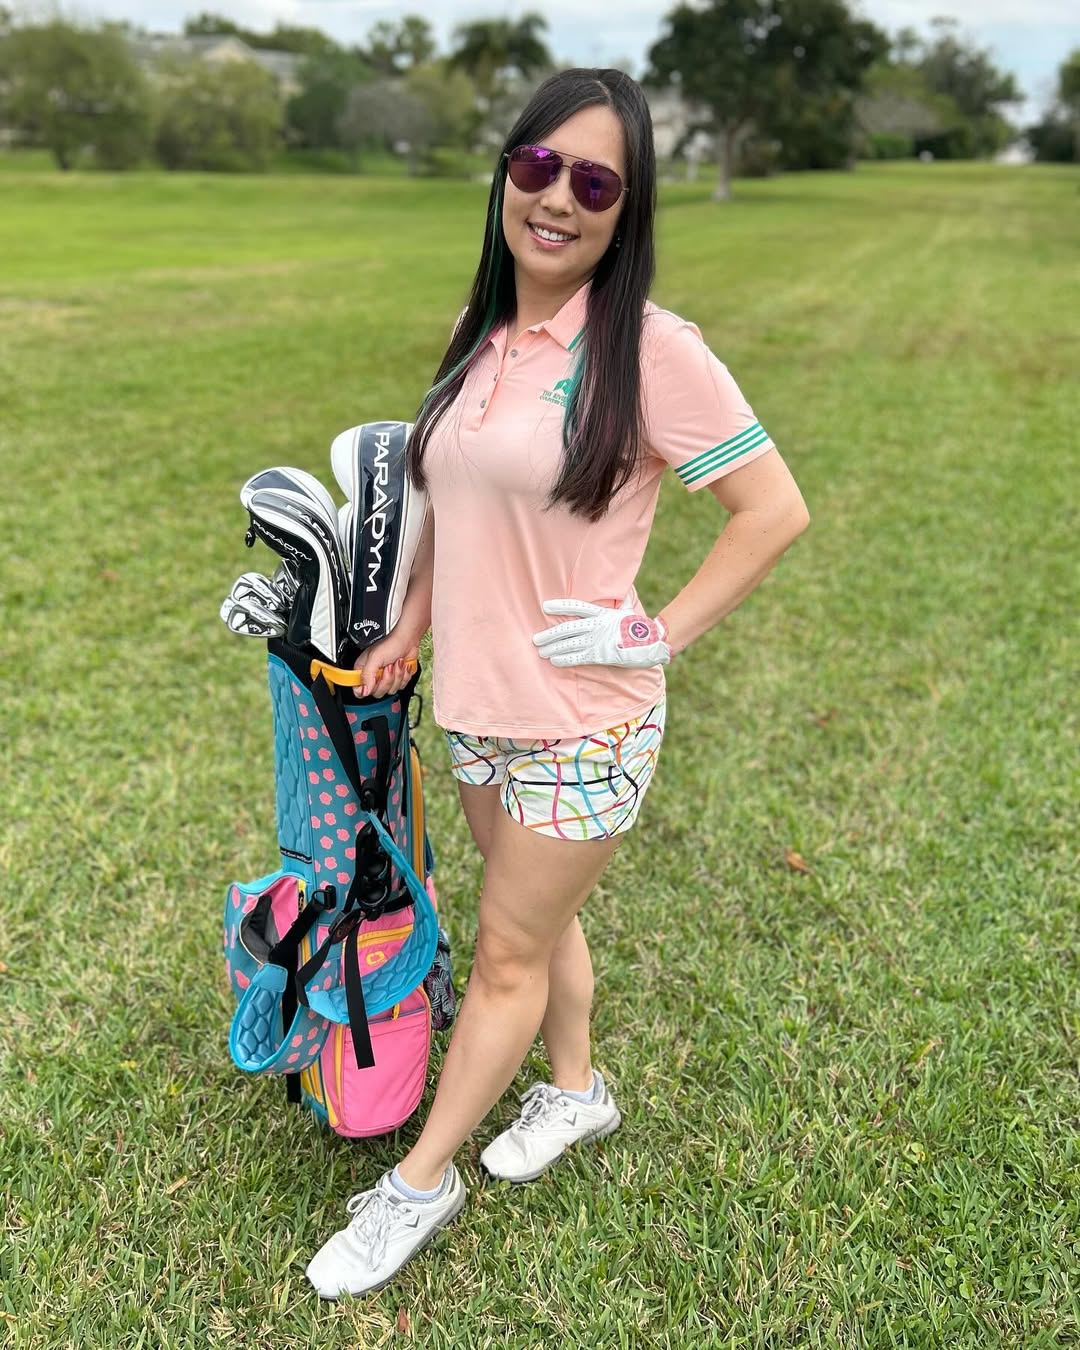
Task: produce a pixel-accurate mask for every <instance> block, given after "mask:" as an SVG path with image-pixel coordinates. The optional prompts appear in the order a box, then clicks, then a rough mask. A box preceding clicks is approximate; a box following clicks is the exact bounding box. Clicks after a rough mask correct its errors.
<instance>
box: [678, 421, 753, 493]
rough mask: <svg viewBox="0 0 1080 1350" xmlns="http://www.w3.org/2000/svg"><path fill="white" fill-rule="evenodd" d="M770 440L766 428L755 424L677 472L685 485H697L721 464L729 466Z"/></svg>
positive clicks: (698, 456) (690, 461) (703, 452)
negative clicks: (733, 461)
mask: <svg viewBox="0 0 1080 1350" xmlns="http://www.w3.org/2000/svg"><path fill="white" fill-rule="evenodd" d="M768 439H769V435H768V432H767V431H766V430H765V428H764V427H763V426H762V425H761V423H760V422H755V423H754V424H753V426H750V427H747V428H746V430H745V431H741V432H739V434H738V435H737V436H731V437H729V438H728V439H727V440H726V441H721V442H720V444H719V445H714V446H713V447H712V449H711V450H703V451H702V452H701V454H700V455H697V456H696V457H695V458H694V459H691V460H689V461H688V462H687V463H686V464H684V465H682V467H681V468H679V469H677V470H676V472H677V473H678V475H679V477H680V478H681V479H682V480H683V482H684V483H687V484H690V483H696V482H697V481H698V479H700V478H703V477H704V476H705V475H706V474H709V473H711V472H712V471H713V469H716V468H718V467H719V466H720V465H721V464H729V463H730V462H731V461H732V460H734V459H738V458H739V457H740V455H745V454H746V453H747V451H749V450H756V449H757V447H758V446H759V445H762V444H764V442H766V441H767V440H768Z"/></svg>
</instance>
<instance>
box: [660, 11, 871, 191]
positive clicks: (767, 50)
mask: <svg viewBox="0 0 1080 1350" xmlns="http://www.w3.org/2000/svg"><path fill="white" fill-rule="evenodd" d="M665 23H666V26H667V31H666V32H665V33H664V34H663V36H662V37H661V38H660V39H659V40H658V41H657V42H655V43H654V44H653V45H652V47H651V48H650V49H649V52H648V54H647V56H648V62H649V67H648V69H647V71H646V73H645V75H644V76H643V79H642V83H643V84H645V85H646V86H652V87H654V88H655V87H662V86H664V85H669V84H674V85H676V86H677V87H678V88H679V90H680V91H681V93H682V95H683V97H684V98H686V100H687V101H688V103H689V104H691V105H696V107H697V108H698V109H701V110H703V115H702V116H701V117H699V118H695V121H694V126H693V128H692V130H699V129H701V130H706V131H708V132H710V133H711V134H712V135H713V136H714V137H715V139H716V142H717V146H718V153H719V180H718V182H717V186H716V190H715V192H714V193H713V200H714V201H726V200H727V199H728V198H729V197H730V196H731V177H732V174H733V173H734V171H735V164H736V156H737V152H738V147H739V143H740V141H741V140H743V139H745V137H746V136H747V134H748V133H749V132H750V131H751V130H753V131H756V133H757V134H758V135H761V136H766V137H769V136H772V135H774V127H775V129H776V132H778V133H780V135H783V134H784V133H785V131H787V133H788V134H789V135H790V134H791V133H792V129H793V124H794V121H795V118H796V117H797V116H800V115H801V116H803V117H804V118H808V117H810V114H811V112H814V105H815V104H817V105H818V106H817V110H816V112H814V115H815V116H816V117H817V118H818V119H819V121H820V120H821V119H822V116H823V114H827V115H828V116H829V117H831V118H834V119H836V118H838V119H839V121H840V124H841V130H842V132H843V133H844V134H845V135H846V136H847V137H848V138H849V141H850V138H851V137H852V135H853V132H854V98H855V94H856V92H857V91H858V89H859V86H860V83H861V80H862V76H863V72H864V71H865V70H866V69H867V68H868V67H869V66H870V65H871V64H872V63H873V62H874V61H875V60H876V59H878V58H879V57H880V56H881V55H882V54H883V53H884V52H885V50H886V49H887V45H888V40H887V38H886V36H885V34H884V33H882V32H881V30H880V29H878V28H876V27H875V26H874V25H873V24H871V23H869V22H867V21H866V20H863V19H859V18H857V17H855V16H853V15H852V14H851V13H850V12H849V10H848V9H847V6H846V5H845V4H844V2H843V0H711V3H710V4H708V6H706V7H704V8H696V9H695V8H691V7H690V6H689V5H687V4H680V5H679V6H678V7H677V8H676V9H674V10H673V11H671V12H670V13H669V14H668V15H667V16H666V18H665ZM778 138H779V137H778ZM805 153H806V152H805V147H804V150H803V154H804V156H805Z"/></svg>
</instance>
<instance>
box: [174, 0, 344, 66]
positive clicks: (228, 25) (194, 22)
mask: <svg viewBox="0 0 1080 1350" xmlns="http://www.w3.org/2000/svg"><path fill="white" fill-rule="evenodd" d="M184 36H185V37H236V38H239V39H240V41H241V42H246V43H247V45H248V46H249V47H258V48H262V49H265V50H266V51H277V52H296V53H298V54H299V55H301V56H316V55H320V54H322V53H323V52H330V51H340V50H341V46H340V43H337V42H335V41H334V39H333V38H331V37H327V35H326V34H325V33H324V32H322V31H321V30H320V29H318V28H298V27H294V26H293V25H292V24H286V23H278V24H277V25H276V26H275V27H274V29H273V31H272V32H269V33H258V32H256V31H255V30H254V29H251V28H242V27H241V26H240V25H239V24H237V23H234V22H233V21H232V19H227V18H225V16H224V15H222V14H210V13H207V12H205V11H204V12H203V13H202V14H197V15H196V16H195V17H194V18H193V19H186V20H185V21H184Z"/></svg>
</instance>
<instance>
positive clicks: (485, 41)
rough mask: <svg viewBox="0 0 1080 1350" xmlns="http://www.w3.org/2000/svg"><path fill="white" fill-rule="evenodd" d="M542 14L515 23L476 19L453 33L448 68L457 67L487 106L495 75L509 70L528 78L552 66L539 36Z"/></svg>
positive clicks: (495, 89)
mask: <svg viewBox="0 0 1080 1350" xmlns="http://www.w3.org/2000/svg"><path fill="white" fill-rule="evenodd" d="M547 26H548V25H547V20H546V19H545V18H544V16H543V15H542V14H537V13H535V12H532V11H530V13H528V14H523V15H522V16H521V18H520V19H518V20H517V22H516V23H514V22H511V21H510V20H509V19H476V20H474V21H473V22H472V23H462V24H458V26H457V27H456V28H455V29H454V43H455V46H454V49H453V51H452V52H451V53H450V65H451V66H459V67H461V69H463V70H465V71H466V72H467V73H468V74H469V75H471V76H472V78H473V79H474V80H475V82H476V86H477V89H478V90H479V91H480V94H481V95H482V97H483V98H484V100H485V103H486V105H487V106H490V105H491V102H492V100H493V99H494V98H495V96H496V94H497V93H498V92H499V73H500V71H502V70H504V69H505V68H506V67H508V66H509V67H512V68H513V69H515V70H518V71H520V72H521V74H522V75H524V76H526V77H527V76H528V75H530V74H531V73H532V72H533V71H534V70H539V69H543V68H545V67H551V66H553V65H554V64H555V62H554V60H553V59H552V55H551V52H550V51H549V50H548V47H547V44H546V43H545V42H544V40H543V39H542V38H541V37H540V36H539V32H540V30H541V29H545V28H547Z"/></svg>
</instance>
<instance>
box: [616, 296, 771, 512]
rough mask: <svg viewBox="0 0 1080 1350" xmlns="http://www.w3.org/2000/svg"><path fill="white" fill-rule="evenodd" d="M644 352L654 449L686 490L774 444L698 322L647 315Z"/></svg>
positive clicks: (648, 429) (704, 483) (650, 441)
mask: <svg viewBox="0 0 1080 1350" xmlns="http://www.w3.org/2000/svg"><path fill="white" fill-rule="evenodd" d="M642 353H643V362H642V383H643V395H644V397H643V405H644V412H645V418H644V420H645V435H646V440H647V442H648V446H649V450H650V452H651V453H652V454H653V455H655V456H656V457H658V458H659V459H662V460H664V462H665V463H667V464H670V465H671V467H672V468H673V469H674V470H675V472H676V473H677V474H678V475H679V477H680V478H681V479H682V481H683V483H684V485H685V486H686V488H687V490H688V491H690V492H696V491H697V490H698V489H699V488H703V487H707V486H708V485H709V484H710V483H713V482H715V481H716V480H717V479H718V478H722V477H723V476H724V474H726V473H732V472H733V471H734V470H735V469H741V468H742V466H743V465H744V464H749V463H750V462H751V461H752V460H755V459H758V458H759V457H760V456H761V455H764V454H766V453H767V452H768V451H769V450H772V449H774V448H775V447H774V446H773V442H772V440H771V438H770V437H769V435H768V433H767V432H766V431H765V428H764V427H763V426H762V425H761V423H760V422H759V421H758V420H757V418H756V417H755V416H754V411H753V409H752V408H751V407H750V404H749V403H747V401H746V399H745V398H744V397H743V395H742V392H741V390H740V389H739V386H738V385H737V384H736V383H735V380H734V379H733V378H732V376H731V373H730V372H729V370H728V368H727V366H725V365H724V363H723V362H722V361H720V360H719V359H718V358H717V357H716V356H715V355H714V354H713V352H712V351H711V350H710V348H709V347H708V345H707V344H706V342H705V341H704V339H703V338H702V336H701V330H700V329H699V328H698V326H697V325H696V324H694V323H691V322H690V321H689V320H686V319H679V318H678V317H677V316H675V315H671V314H670V313H668V312H666V311H664V312H661V313H660V314H656V315H652V316H650V317H648V318H647V319H646V321H645V326H644V329H643V334H642Z"/></svg>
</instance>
